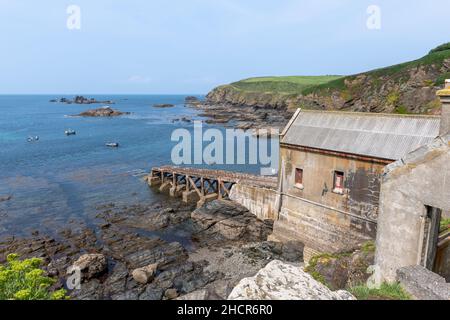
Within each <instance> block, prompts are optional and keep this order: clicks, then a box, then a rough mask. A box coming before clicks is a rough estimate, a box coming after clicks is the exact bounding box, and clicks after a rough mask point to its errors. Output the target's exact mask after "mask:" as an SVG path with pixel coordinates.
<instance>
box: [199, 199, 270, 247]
mask: <svg viewBox="0 0 450 320" xmlns="http://www.w3.org/2000/svg"><path fill="white" fill-rule="evenodd" d="M191 218H192V220H194V222H196V224H197V225H198V227H199V231H197V232H196V233H195V235H194V238H195V239H196V240H197V241H199V242H203V243H206V242H207V243H208V245H211V244H212V242H214V241H223V240H233V241H236V240H240V241H266V240H267V237H268V236H269V234H271V232H272V226H273V222H272V221H270V220H266V221H261V220H259V219H257V218H256V216H255V215H253V214H252V213H251V212H249V211H248V210H247V209H246V208H244V207H243V206H241V205H239V204H237V203H234V202H232V201H227V200H215V201H213V202H210V203H207V204H205V205H204V206H203V207H201V208H199V209H197V210H195V211H193V212H192V214H191Z"/></svg>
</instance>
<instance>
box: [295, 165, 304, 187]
mask: <svg viewBox="0 0 450 320" xmlns="http://www.w3.org/2000/svg"><path fill="white" fill-rule="evenodd" d="M295 186H296V187H297V188H300V189H303V169H299V168H296V169H295Z"/></svg>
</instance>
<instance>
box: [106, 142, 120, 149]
mask: <svg viewBox="0 0 450 320" xmlns="http://www.w3.org/2000/svg"><path fill="white" fill-rule="evenodd" d="M106 146H107V147H110V148H118V147H119V143H117V142H110V143H107V144H106Z"/></svg>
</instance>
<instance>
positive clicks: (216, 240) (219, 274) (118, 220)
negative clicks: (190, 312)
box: [0, 200, 303, 300]
mask: <svg viewBox="0 0 450 320" xmlns="http://www.w3.org/2000/svg"><path fill="white" fill-rule="evenodd" d="M98 210H99V212H98V214H97V216H96V218H95V221H94V222H93V223H92V224H91V223H90V224H89V225H87V224H86V223H84V222H73V223H72V224H71V225H69V226H68V227H67V228H65V229H63V230H60V231H59V232H58V234H57V235H56V236H49V235H44V234H42V235H41V234H39V232H38V231H35V232H33V234H32V235H31V236H30V237H24V238H15V237H10V238H8V239H3V240H2V241H0V263H4V262H5V259H6V256H7V254H9V253H17V254H19V255H20V256H21V258H29V257H39V258H42V259H43V260H44V264H45V270H46V272H47V273H48V274H49V275H50V276H52V277H55V278H57V279H59V281H58V283H57V284H55V288H62V287H67V286H66V285H67V281H68V279H69V280H70V274H68V273H67V272H68V270H70V268H71V267H73V266H78V267H80V269H81V272H82V283H81V289H80V290H69V294H70V296H71V298H72V299H112V300H129V299H132V300H135V299H141V300H161V299H162V300H166V299H176V298H180V299H226V298H227V297H228V295H229V294H230V292H231V290H232V289H233V288H234V286H236V285H237V284H238V282H239V281H240V280H241V279H242V278H246V277H250V276H254V275H255V274H256V273H257V272H258V271H259V270H260V269H261V268H263V267H264V266H265V265H267V263H269V262H270V261H272V260H274V259H277V260H282V261H288V262H292V263H297V264H300V263H301V262H302V251H303V246H302V245H301V244H299V243H290V244H285V245H282V244H278V243H273V242H267V241H265V240H266V239H267V235H268V234H270V233H271V230H272V223H271V222H269V221H261V220H258V219H257V218H256V217H255V216H254V215H252V214H251V213H250V212H248V211H247V209H245V208H244V207H242V206H240V205H238V204H235V203H233V202H231V201H225V200H216V201H214V202H211V203H208V204H206V205H205V206H204V207H202V208H200V209H196V210H194V208H193V207H192V206H187V205H183V204H179V205H177V206H172V207H167V206H166V205H164V204H161V203H155V204H151V205H147V206H146V205H135V206H130V207H116V206H115V205H114V204H110V205H105V206H103V207H101V208H98ZM143 272H144V273H143ZM139 275H140V276H139ZM142 275H144V276H145V277H144V278H142ZM142 279H144V280H142Z"/></svg>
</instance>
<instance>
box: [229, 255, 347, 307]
mask: <svg viewBox="0 0 450 320" xmlns="http://www.w3.org/2000/svg"><path fill="white" fill-rule="evenodd" d="M228 300H355V297H354V296H353V295H352V294H350V293H349V292H347V291H344V290H339V291H331V290H330V289H328V288H327V287H326V286H325V285H323V284H321V283H320V282H318V281H316V280H314V278H313V277H312V276H311V275H309V274H308V273H306V272H305V271H303V270H302V269H301V268H300V267H298V266H294V265H290V264H286V263H283V262H281V261H278V260H274V261H272V262H270V263H269V264H268V265H267V266H266V267H265V268H263V269H261V270H260V271H259V272H258V273H257V274H256V276H254V277H252V278H245V279H242V280H241V281H240V282H239V284H238V285H237V286H236V287H235V288H234V289H233V291H232V292H231V294H230V295H229V296H228Z"/></svg>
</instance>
